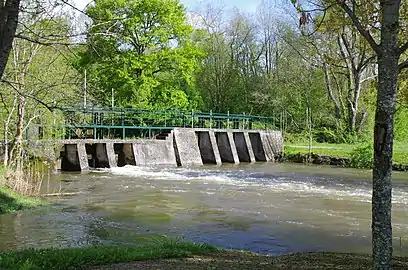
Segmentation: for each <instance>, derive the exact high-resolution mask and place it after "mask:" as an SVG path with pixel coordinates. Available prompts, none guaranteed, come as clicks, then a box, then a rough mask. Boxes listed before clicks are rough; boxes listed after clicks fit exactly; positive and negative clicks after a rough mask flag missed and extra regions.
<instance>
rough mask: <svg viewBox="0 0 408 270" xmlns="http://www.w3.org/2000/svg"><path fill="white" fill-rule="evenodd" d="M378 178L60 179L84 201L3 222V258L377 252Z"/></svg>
mask: <svg viewBox="0 0 408 270" xmlns="http://www.w3.org/2000/svg"><path fill="white" fill-rule="evenodd" d="M370 179H371V172H370V171H366V170H354V169H344V168H332V167H325V166H322V167H317V166H306V165H295V164H273V163H262V164H247V165H230V166H228V165H223V166H221V167H217V166H204V167H198V168H164V167H152V168H150V167H132V166H126V167H122V168H113V169H106V170H98V171H92V172H89V173H60V174H57V175H53V176H52V177H51V179H50V180H49V181H45V182H47V183H45V182H44V192H55V191H63V192H79V194H77V195H74V196H71V197H65V198H60V199H53V200H54V202H55V204H53V205H52V206H50V207H43V208H38V209H34V210H30V211H24V212H19V213H14V214H8V215H2V216H0V239H1V240H2V241H1V242H0V251H5V250H10V249H22V248H27V247H76V246H87V245H94V244H144V243H149V242H155V241H156V242H157V241H158V242H160V241H163V240H162V238H161V236H162V235H167V236H170V237H176V238H177V239H184V240H187V241H195V242H206V243H211V244H215V245H217V246H219V247H223V248H234V249H245V250H252V251H255V252H259V253H268V254H276V255H277V254H286V253H292V252H308V251H332V252H364V253H368V252H370V249H371V236H370V235H371V232H370V226H371V225H370V224H371V221H370V219H371V203H370V201H371V180H370ZM407 180H408V174H407V173H394V180H393V185H394V191H393V229H394V240H395V241H394V248H395V253H396V254H399V255H401V254H402V255H407V254H408V238H404V237H406V235H408V222H407V220H408V212H407V210H408V181H407Z"/></svg>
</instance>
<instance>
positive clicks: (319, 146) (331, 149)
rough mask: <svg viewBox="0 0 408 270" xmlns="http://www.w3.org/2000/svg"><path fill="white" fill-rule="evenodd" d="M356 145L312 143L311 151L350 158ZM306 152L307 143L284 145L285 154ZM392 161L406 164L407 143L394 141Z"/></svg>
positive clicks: (307, 151)
mask: <svg viewBox="0 0 408 270" xmlns="http://www.w3.org/2000/svg"><path fill="white" fill-rule="evenodd" d="M356 147H357V145H350V144H324V143H313V144H312V152H313V153H314V154H317V155H325V156H331V157H339V158H351V153H352V151H353V150H354V149H355V148H356ZM297 153H301V154H307V153H309V149H308V148H307V144H288V145H285V154H297ZM393 162H394V163H398V164H408V145H407V144H403V143H395V145H394V154H393Z"/></svg>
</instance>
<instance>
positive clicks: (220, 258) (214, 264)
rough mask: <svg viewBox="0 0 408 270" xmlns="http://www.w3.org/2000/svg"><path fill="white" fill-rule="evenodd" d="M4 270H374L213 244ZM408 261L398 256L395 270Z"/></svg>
mask: <svg viewBox="0 0 408 270" xmlns="http://www.w3.org/2000/svg"><path fill="white" fill-rule="evenodd" d="M0 268H1V269H26V270H30V269H59V270H64V269H93V270H113V269H120V270H126V269H129V270H130V269H147V270H149V269H151V270H153V269H162V270H170V269H203V270H204V269H228V270H229V269H237V270H242V269H248V270H249V269H334V268H336V269H371V256H370V255H365V254H347V253H297V254H291V255H282V256H269V255H259V254H255V253H250V252H243V251H233V250H221V249H218V248H216V247H214V246H211V245H205V244H190V243H182V242H169V243H161V244H156V245H146V246H99V247H88V248H71V249H43V250H34V249H29V250H23V251H14V252H9V253H0ZM407 268H408V258H406V257H394V261H393V269H407Z"/></svg>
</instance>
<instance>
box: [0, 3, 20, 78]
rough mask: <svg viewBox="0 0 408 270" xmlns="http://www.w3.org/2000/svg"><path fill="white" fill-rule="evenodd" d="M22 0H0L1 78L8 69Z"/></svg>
mask: <svg viewBox="0 0 408 270" xmlns="http://www.w3.org/2000/svg"><path fill="white" fill-rule="evenodd" d="M19 8H20V0H5V1H4V0H3V1H1V2H0V79H1V78H2V77H3V73H4V70H5V69H6V65H7V61H8V58H9V55H10V50H11V47H12V44H13V40H14V36H15V34H16V30H17V24H18V15H19Z"/></svg>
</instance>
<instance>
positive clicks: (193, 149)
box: [31, 128, 283, 171]
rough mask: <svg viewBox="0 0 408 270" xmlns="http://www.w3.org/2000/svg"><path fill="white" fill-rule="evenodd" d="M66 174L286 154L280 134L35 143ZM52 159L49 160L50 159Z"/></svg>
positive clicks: (209, 132)
mask: <svg viewBox="0 0 408 270" xmlns="http://www.w3.org/2000/svg"><path fill="white" fill-rule="evenodd" d="M31 143H32V144H33V147H34V148H37V149H39V150H41V151H38V152H39V153H42V154H41V155H42V157H44V155H45V156H46V158H48V159H51V160H54V161H55V162H54V163H55V164H56V169H60V170H62V171H88V170H89V169H90V168H113V167H123V166H126V165H133V166H154V165H166V166H199V165H203V164H216V165H220V164H223V163H232V164H238V163H241V162H273V161H275V159H276V158H277V157H278V156H279V155H281V154H282V152H283V137H282V133H281V132H280V131H274V130H236V129H234V130H232V129H225V130H224V129H207V128H174V129H171V130H168V131H167V132H166V133H164V134H160V136H157V137H156V138H155V139H126V140H122V139H120V140H116V139H96V140H95V139H71V140H57V141H56V142H53V143H50V142H49V141H32V142H31ZM44 153H46V154H44Z"/></svg>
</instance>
